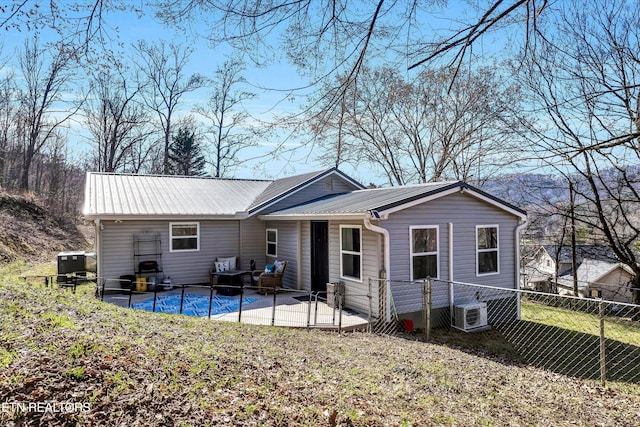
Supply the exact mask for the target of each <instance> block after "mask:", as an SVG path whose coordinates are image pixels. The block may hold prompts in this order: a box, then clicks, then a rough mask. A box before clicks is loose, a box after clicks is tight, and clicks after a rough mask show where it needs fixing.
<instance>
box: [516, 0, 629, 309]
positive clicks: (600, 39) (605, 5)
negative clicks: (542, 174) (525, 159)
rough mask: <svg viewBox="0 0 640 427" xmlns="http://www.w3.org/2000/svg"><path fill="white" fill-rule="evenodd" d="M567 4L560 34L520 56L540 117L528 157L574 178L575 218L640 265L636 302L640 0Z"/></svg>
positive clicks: (558, 24) (523, 76)
mask: <svg viewBox="0 0 640 427" xmlns="http://www.w3.org/2000/svg"><path fill="white" fill-rule="evenodd" d="M560 6H561V8H560V10H559V12H558V13H557V14H556V15H555V19H554V20H553V21H552V22H550V23H549V25H553V26H554V28H555V30H556V31H555V32H554V36H550V37H548V38H546V39H543V40H539V41H538V43H537V44H536V45H529V46H528V48H529V50H528V51H527V52H526V55H525V56H524V59H523V60H522V61H520V63H519V64H518V67H520V70H521V82H522V84H523V85H525V86H526V87H527V89H528V92H529V94H530V99H531V101H532V102H533V103H534V104H533V108H534V111H532V112H531V114H532V115H534V116H536V117H537V120H536V121H535V122H533V125H531V126H530V127H529V137H530V139H531V143H532V154H531V156H532V157H534V156H536V155H537V157H538V158H539V160H540V162H541V164H542V165H543V166H546V167H547V168H552V169H555V170H556V171H557V172H558V173H560V174H562V175H563V176H564V177H565V178H566V179H568V180H571V181H572V182H573V189H574V192H575V195H576V196H575V199H576V212H577V213H576V222H577V224H578V226H580V225H582V226H586V227H588V228H589V230H590V232H591V234H592V235H593V236H595V237H598V238H599V239H600V241H601V242H603V243H604V244H606V245H608V246H609V247H610V248H611V250H612V251H613V252H614V254H615V255H616V257H617V258H618V260H619V261H620V262H622V263H624V264H625V265H627V266H628V267H629V268H631V270H633V272H634V275H635V277H634V280H633V282H632V284H631V285H632V286H633V287H634V288H636V292H635V298H636V302H639V301H640V264H638V257H637V253H636V251H635V247H636V245H637V242H638V241H639V239H640V217H639V216H638V215H637V207H638V206H639V205H640V197H639V193H638V189H639V188H640V174H639V173H638V171H637V169H636V168H635V167H634V165H635V164H637V162H638V158H640V149H639V144H638V142H639V139H638V138H639V136H640V119H639V117H640V103H639V100H640V53H639V52H640V50H639V49H638V46H639V44H640V28H639V27H638V25H637V22H638V21H639V20H640V4H638V3H637V2H625V1H613V2H611V1H601V0H589V1H588V2H586V3H585V2H583V3H580V4H572V3H562V4H561V5H560ZM593 10H597V11H599V12H598V13H595V14H594V13H591V11H593ZM541 113H544V115H545V116H546V117H543V118H542V119H540V114H541ZM545 123H546V126H544V124H545Z"/></svg>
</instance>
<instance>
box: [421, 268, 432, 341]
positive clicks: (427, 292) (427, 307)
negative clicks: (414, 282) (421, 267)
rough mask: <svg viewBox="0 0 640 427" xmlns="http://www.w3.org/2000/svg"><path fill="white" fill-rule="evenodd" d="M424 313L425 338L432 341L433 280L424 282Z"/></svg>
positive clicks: (428, 279)
mask: <svg viewBox="0 0 640 427" xmlns="http://www.w3.org/2000/svg"><path fill="white" fill-rule="evenodd" d="M422 312H423V317H424V318H423V320H424V338H425V340H427V341H429V340H430V339H431V278H430V277H428V278H427V279H426V280H424V281H423V282H422Z"/></svg>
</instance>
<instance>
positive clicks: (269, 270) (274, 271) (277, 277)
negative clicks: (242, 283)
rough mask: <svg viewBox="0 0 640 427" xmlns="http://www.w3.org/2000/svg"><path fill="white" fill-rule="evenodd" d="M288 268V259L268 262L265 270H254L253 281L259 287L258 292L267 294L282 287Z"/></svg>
mask: <svg viewBox="0 0 640 427" xmlns="http://www.w3.org/2000/svg"><path fill="white" fill-rule="evenodd" d="M286 269H287V261H276V262H274V263H273V264H268V265H267V266H266V268H265V269H264V270H263V271H261V270H255V271H253V273H252V274H251V277H252V283H253V284H254V285H255V286H257V287H258V293H261V294H265V295H266V294H268V293H273V292H277V289H278V288H281V287H282V278H283V277H284V272H285V270H286Z"/></svg>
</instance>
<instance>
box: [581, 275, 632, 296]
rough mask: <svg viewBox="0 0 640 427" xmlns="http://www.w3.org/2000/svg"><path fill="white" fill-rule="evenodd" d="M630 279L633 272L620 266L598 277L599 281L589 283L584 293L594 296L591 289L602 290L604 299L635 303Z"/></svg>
mask: <svg viewBox="0 0 640 427" xmlns="http://www.w3.org/2000/svg"><path fill="white" fill-rule="evenodd" d="M630 281H631V274H629V272H627V271H625V270H624V269H622V268H620V267H619V268H616V269H615V270H613V271H612V272H610V273H609V274H606V275H604V276H603V277H601V278H600V279H598V282H597V283H589V285H588V288H587V289H586V290H585V292H584V293H585V294H586V295H585V296H592V295H591V291H600V292H602V296H601V298H602V299H604V300H607V301H616V302H624V303H633V295H632V293H631V290H630V289H629V282H630Z"/></svg>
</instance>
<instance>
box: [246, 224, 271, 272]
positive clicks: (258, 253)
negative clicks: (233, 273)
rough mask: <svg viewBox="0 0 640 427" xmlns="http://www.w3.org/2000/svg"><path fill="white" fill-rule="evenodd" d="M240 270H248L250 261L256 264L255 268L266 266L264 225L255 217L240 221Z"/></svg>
mask: <svg viewBox="0 0 640 427" xmlns="http://www.w3.org/2000/svg"><path fill="white" fill-rule="evenodd" d="M240 227H241V229H242V259H241V262H242V266H241V268H242V269H248V268H249V264H250V262H251V260H254V261H255V262H256V268H257V269H259V270H262V269H264V266H265V265H266V264H267V248H266V246H267V243H266V241H267V237H266V230H267V227H266V224H265V222H264V221H261V220H259V219H258V218H256V217H251V218H248V219H245V220H243V221H242V223H241V225H240Z"/></svg>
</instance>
